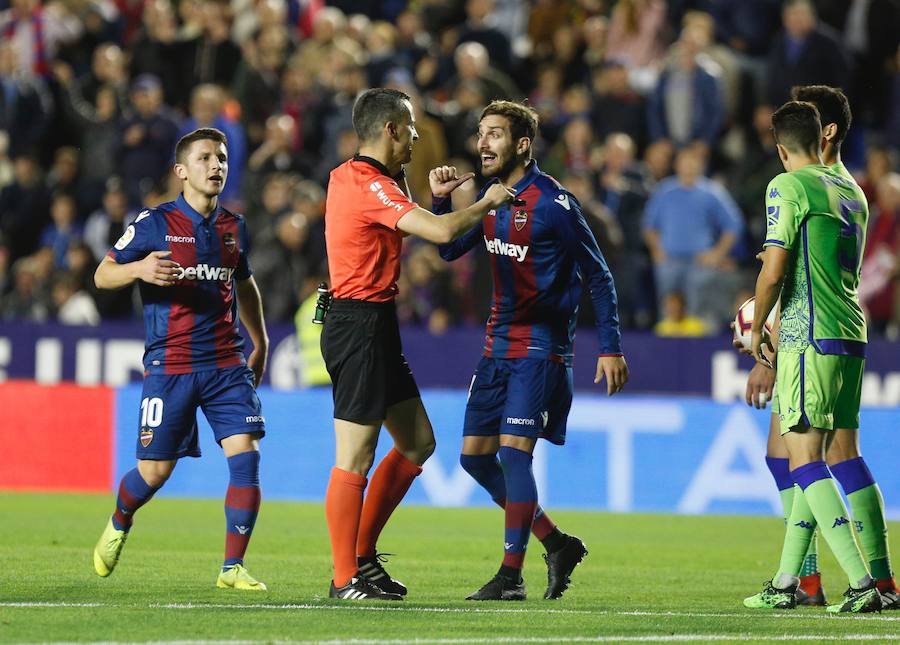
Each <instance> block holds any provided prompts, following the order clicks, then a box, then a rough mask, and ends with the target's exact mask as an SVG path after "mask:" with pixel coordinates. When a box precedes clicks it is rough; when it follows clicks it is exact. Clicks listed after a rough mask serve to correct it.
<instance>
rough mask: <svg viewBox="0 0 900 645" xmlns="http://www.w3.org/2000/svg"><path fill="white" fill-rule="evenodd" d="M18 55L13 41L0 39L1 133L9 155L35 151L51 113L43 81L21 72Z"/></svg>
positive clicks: (49, 99) (51, 106)
mask: <svg viewBox="0 0 900 645" xmlns="http://www.w3.org/2000/svg"><path fill="white" fill-rule="evenodd" d="M17 56H18V52H17V50H16V48H15V46H14V43H13V41H12V40H0V131H4V132H6V133H7V135H8V137H9V150H10V154H11V155H12V156H15V155H18V154H22V153H26V152H30V151H33V150H36V149H37V147H38V145H39V144H40V142H41V138H42V137H43V136H44V133H45V130H46V128H47V124H48V121H49V119H50V118H51V116H52V114H53V104H52V101H51V97H50V94H49V93H48V92H47V88H46V86H45V85H44V82H43V81H42V80H41V79H39V78H36V77H35V76H33V75H31V74H27V73H25V72H22V71H21V70H20V69H19V68H18V61H17V60H16V57H17Z"/></svg>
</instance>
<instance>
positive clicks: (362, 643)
mask: <svg viewBox="0 0 900 645" xmlns="http://www.w3.org/2000/svg"><path fill="white" fill-rule="evenodd" d="M885 639H891V640H897V639H900V634H845V635H841V636H835V635H834V634H782V635H779V636H766V637H765V640H766V641H854V642H860V641H874V640H879V641H881V640H885ZM746 640H747V635H746V634H735V635H729V634H671V635H660V636H654V635H648V636H634V635H627V636H626V635H621V636H562V637H559V636H558V637H554V638H537V637H534V636H530V637H524V638H517V637H515V636H509V637H500V638H496V637H495V638H434V639H427V638H413V639H399V638H386V639H374V638H354V639H349V640H324V641H323V640H305V641H293V640H292V641H272V640H265V641H263V640H256V641H251V640H229V641H212V640H196V641H184V640H180V641H149V642H147V643H145V644H144V645H161V644H162V643H165V644H166V645H263V644H266V643H274V644H275V645H291V644H294V643H296V644H301V643H317V644H318V645H418V644H423V643H433V644H435V645H476V644H478V643H623V642H627V643H685V642H697V641H704V642H710V641H718V642H723V641H724V642H731V641H746ZM45 645H127V644H126V643H122V642H120V641H101V642H95V643H87V644H85V643H79V644H76V643H68V642H58V643H46V644H45Z"/></svg>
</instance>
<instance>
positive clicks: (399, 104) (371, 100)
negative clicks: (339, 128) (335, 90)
mask: <svg viewBox="0 0 900 645" xmlns="http://www.w3.org/2000/svg"><path fill="white" fill-rule="evenodd" d="M408 100H409V95H408V94H405V93H404V92H401V91H400V90H392V89H389V88H387V87H373V88H372V89H370V90H366V91H365V92H363V93H362V94H360V95H359V97H357V99H356V103H354V104H353V129H354V130H355V131H356V136H357V137H358V138H359V140H360V141H361V142H367V141H374V140H375V139H377V138H378V136H379V135H380V134H381V131H382V129H384V124H385V123H387V122H389V121H390V122H392V123H403V122H404V120H405V119H408V118H409V111H408V110H407V108H406V106H405V105H404V101H408Z"/></svg>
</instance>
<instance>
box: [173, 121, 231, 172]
mask: <svg viewBox="0 0 900 645" xmlns="http://www.w3.org/2000/svg"><path fill="white" fill-rule="evenodd" d="M207 139H209V140H210V141H215V142H216V143H224V144H225V146H226V147H227V146H228V137H226V136H225V133H224V132H222V131H221V130H219V129H218V128H199V129H198V130H194V131H193V132H188V133H187V134H186V135H184V136H183V137H181V139H179V140H178V143H177V144H176V145H175V163H184V162H185V161H186V159H185V157H187V152H188V150H189V149H190V147H191V144H192V143H194V141H206V140H207Z"/></svg>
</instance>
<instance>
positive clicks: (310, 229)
mask: <svg viewBox="0 0 900 645" xmlns="http://www.w3.org/2000/svg"><path fill="white" fill-rule="evenodd" d="M348 159H349V157H348ZM291 210H292V212H294V213H302V215H303V216H304V217H305V218H306V241H305V242H304V244H303V247H302V248H301V249H300V253H301V255H302V256H303V257H304V258H305V259H306V263H307V265H308V266H309V269H310V271H311V272H312V273H314V274H316V275H327V274H328V258H327V257H326V252H325V191H324V190H323V189H322V187H321V186H320V185H319V184H317V183H316V182H314V181H310V180H303V181H301V182H298V183H297V184H296V185H295V186H294V187H293V190H292V192H291Z"/></svg>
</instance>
